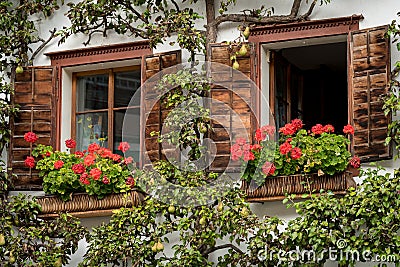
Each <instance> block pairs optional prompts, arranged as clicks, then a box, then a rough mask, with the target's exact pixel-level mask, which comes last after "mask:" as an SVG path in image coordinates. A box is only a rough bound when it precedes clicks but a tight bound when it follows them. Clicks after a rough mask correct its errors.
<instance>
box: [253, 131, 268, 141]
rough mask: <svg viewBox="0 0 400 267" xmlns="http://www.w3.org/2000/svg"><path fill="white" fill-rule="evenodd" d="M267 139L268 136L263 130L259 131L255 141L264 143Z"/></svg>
mask: <svg viewBox="0 0 400 267" xmlns="http://www.w3.org/2000/svg"><path fill="white" fill-rule="evenodd" d="M265 137H267V135H266V134H265V133H264V132H263V131H262V130H261V129H257V131H256V136H255V139H256V140H257V141H262V140H264V139H265Z"/></svg>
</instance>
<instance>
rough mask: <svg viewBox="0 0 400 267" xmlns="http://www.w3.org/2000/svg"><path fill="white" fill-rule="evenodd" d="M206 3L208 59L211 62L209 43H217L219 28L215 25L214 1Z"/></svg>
mask: <svg viewBox="0 0 400 267" xmlns="http://www.w3.org/2000/svg"><path fill="white" fill-rule="evenodd" d="M205 1H206V15H207V25H206V51H207V52H206V53H207V55H206V59H207V60H210V55H211V53H210V51H208V50H209V48H208V44H209V43H215V42H216V41H217V27H218V26H216V25H215V23H214V21H215V7H214V0H205Z"/></svg>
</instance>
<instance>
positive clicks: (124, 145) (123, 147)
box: [118, 142, 131, 153]
mask: <svg viewBox="0 0 400 267" xmlns="http://www.w3.org/2000/svg"><path fill="white" fill-rule="evenodd" d="M130 147H131V146H130V145H129V144H128V142H121V143H119V146H118V150H120V151H122V153H125V152H126V151H128V150H129V148H130Z"/></svg>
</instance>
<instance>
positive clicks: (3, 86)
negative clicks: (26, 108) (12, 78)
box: [0, 54, 18, 155]
mask: <svg viewBox="0 0 400 267" xmlns="http://www.w3.org/2000/svg"><path fill="white" fill-rule="evenodd" d="M0 55H1V54H0ZM12 94H13V88H12V87H11V84H9V83H7V82H6V81H5V80H4V77H2V76H0V95H2V97H0V111H1V112H0V155H1V154H2V153H3V150H4V148H5V146H6V145H7V144H8V142H9V141H10V134H11V130H10V124H9V118H10V117H11V116H15V115H16V114H17V112H18V107H16V106H14V105H12V104H11V100H10V97H11V95H12Z"/></svg>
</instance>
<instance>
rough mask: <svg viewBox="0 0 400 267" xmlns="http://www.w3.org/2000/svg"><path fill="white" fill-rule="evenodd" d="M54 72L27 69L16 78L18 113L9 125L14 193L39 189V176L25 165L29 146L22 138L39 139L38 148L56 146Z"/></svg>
mask: <svg viewBox="0 0 400 267" xmlns="http://www.w3.org/2000/svg"><path fill="white" fill-rule="evenodd" d="M56 77H57V75H56V69H55V67H30V68H28V69H25V70H24V72H23V73H21V74H16V77H15V80H14V90H15V92H14V96H13V99H12V101H13V103H14V104H16V105H19V108H20V112H19V113H18V115H17V116H16V117H15V118H12V119H11V121H10V123H11V136H12V137H11V141H10V149H9V153H8V155H9V159H8V162H9V167H11V168H12V169H11V171H10V172H11V174H13V175H15V176H14V177H13V185H14V188H15V189H20V190H34V189H41V188H42V180H41V179H40V178H39V176H38V172H37V171H35V170H32V169H29V168H28V167H26V166H25V165H24V160H25V158H26V157H27V156H29V155H30V152H31V151H32V146H31V144H30V143H28V142H26V141H25V140H24V134H25V133H27V132H29V131H32V132H34V133H36V134H37V135H38V137H39V139H38V141H37V144H44V145H52V146H53V147H54V146H55V142H56V108H55V107H56Z"/></svg>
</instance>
